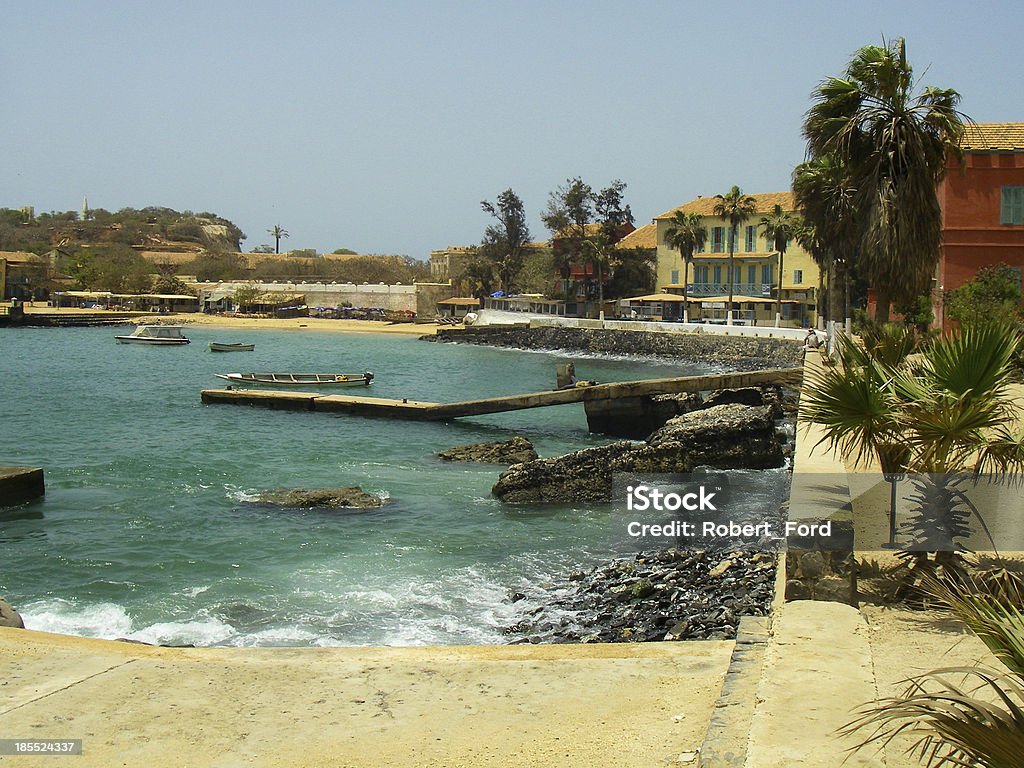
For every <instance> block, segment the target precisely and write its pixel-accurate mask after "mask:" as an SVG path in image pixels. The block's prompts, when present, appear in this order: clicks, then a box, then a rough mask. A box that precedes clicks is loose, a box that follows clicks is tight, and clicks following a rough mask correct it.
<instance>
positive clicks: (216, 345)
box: [210, 341, 256, 352]
mask: <svg viewBox="0 0 1024 768" xmlns="http://www.w3.org/2000/svg"><path fill="white" fill-rule="evenodd" d="M255 349H256V345H255V344H221V343H220V342H216V341H211V342H210V351H211V352H252V351H253V350H255Z"/></svg>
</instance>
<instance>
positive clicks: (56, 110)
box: [0, 0, 1024, 259]
mask: <svg viewBox="0 0 1024 768" xmlns="http://www.w3.org/2000/svg"><path fill="white" fill-rule="evenodd" d="M724 11H728V15H726V13H725V12H724ZM1022 29H1024V4H1022V3H1020V2H1018V1H1017V0H1013V1H1006V0H1004V1H1003V2H984V1H982V2H973V3H965V2H963V0H960V1H959V2H945V1H944V0H943V1H942V2H925V1H923V0H922V1H919V2H899V1H898V0H887V1H886V2H875V1H874V0H868V1H863V0H861V1H858V2H853V1H852V0H848V1H847V2H841V3H839V2H830V1H829V0H816V1H814V2H805V1H804V0H799V1H797V2H778V3H772V2H764V1H763V0H762V1H761V2H756V3H745V2H735V1H734V2H731V3H724V4H723V3H713V2H704V3H691V2H674V3H672V2H643V1H642V0H640V1H639V2H632V3H627V2H621V1H620V2H557V0H547V1H546V2H530V1H529V0H521V1H520V2H516V3H491V2H387V0H383V1H382V2H343V1H341V0H339V1H338V2H305V1H304V0H295V1H294V2H292V3H287V4H286V3H282V2H264V1H262V0H250V1H248V2H218V1H217V0H208V1H207V2H202V3H199V2H171V3H160V4H155V3H149V2H142V3H140V2H46V1H45V0H44V1H43V2H32V3H24V4H22V5H20V6H19V8H18V11H17V12H14V11H13V9H12V8H8V10H7V13H5V14H4V23H3V27H2V29H0V76H2V80H3V90H4V93H5V98H4V100H3V107H4V108H3V113H2V117H0V207H18V206H21V205H34V206H35V207H36V210H37V211H51V210H57V211H64V210H77V209H79V208H80V206H81V202H82V196H83V194H87V195H88V197H89V203H90V205H91V206H93V207H102V208H106V209H108V210H117V209H119V208H122V207H125V206H131V207H135V208H141V207H144V206H147V205H160V206H167V207H170V208H175V209H178V210H185V209H189V210H193V211H213V212H215V213H218V214H220V215H221V216H224V217H226V218H228V219H231V220H232V221H234V222H235V223H236V224H238V225H239V226H240V227H241V228H242V229H243V231H245V232H246V233H247V234H248V236H249V237H248V240H246V241H245V243H244V244H243V248H245V249H251V248H253V247H255V246H257V245H260V244H264V243H270V242H272V241H271V239H270V237H269V236H268V235H267V232H266V230H267V229H269V228H270V227H272V226H273V225H274V224H280V225H281V226H282V227H284V228H285V229H287V230H288V231H289V232H290V233H291V238H290V239H289V240H287V241H285V243H284V245H285V246H287V247H289V248H316V249H317V250H319V251H321V252H329V251H331V250H334V249H335V248H339V247H348V248H352V249H355V250H358V251H360V252H366V253H371V252H375V253H402V254H408V255H410V256H413V257H415V258H420V259H423V258H427V256H428V255H429V252H430V250H431V249H432V248H439V247H444V246H446V245H464V244H471V243H474V242H478V241H479V240H480V237H481V235H482V233H483V230H484V227H485V226H486V225H487V223H488V218H487V216H486V215H485V214H484V213H483V212H482V211H481V210H480V201H481V200H483V199H491V200H493V199H494V198H495V197H496V196H497V195H498V193H500V192H501V191H502V190H504V189H506V188H508V187H512V188H513V189H514V190H515V191H516V192H517V193H518V194H519V195H520V197H522V198H523V200H524V202H525V204H526V207H527V211H528V213H529V215H530V223H531V227H532V230H533V234H534V237H535V238H536V239H546V238H547V237H548V233H547V232H546V231H545V230H544V228H543V226H542V224H541V222H540V218H539V214H540V212H541V210H542V209H543V208H544V206H545V204H546V201H547V198H548V194H549V193H550V192H551V191H552V190H553V189H554V188H555V187H557V186H558V185H559V184H562V183H564V182H565V180H566V179H567V178H569V177H573V176H577V175H578V176H582V177H583V179H584V180H585V181H587V182H588V183H590V184H591V185H593V186H594V187H595V188H600V187H603V186H605V185H606V184H607V183H608V182H610V181H612V180H613V179H622V180H623V181H625V182H626V184H627V185H628V186H627V201H628V202H629V203H630V204H631V205H632V208H633V212H634V214H635V216H636V219H637V222H638V224H639V223H645V222H647V221H649V220H650V219H651V218H652V217H654V216H656V215H658V214H660V213H662V212H664V211H666V210H668V209H670V208H672V207H674V206H676V205H678V204H680V203H683V202H685V201H687V200H689V199H692V198H694V197H696V196H697V195H714V194H716V193H720V192H725V191H727V190H728V189H729V187H730V186H732V185H733V184H738V185H739V186H740V187H742V188H743V190H744V191H745V192H771V191H780V190H784V189H788V187H789V177H790V172H791V170H792V167H793V166H794V165H795V164H796V163H798V162H800V161H801V160H802V159H803V150H804V145H803V142H802V140H801V138H800V123H801V120H802V116H803V113H804V112H805V110H806V109H807V107H808V105H809V94H810V92H811V90H812V89H813V88H814V86H815V85H816V83H817V82H818V81H820V80H821V79H822V78H823V77H826V76H829V75H834V74H840V73H841V71H842V70H843V68H844V67H845V65H846V63H847V62H848V60H849V58H850V56H851V55H852V54H853V52H854V51H855V50H856V49H857V48H859V47H860V46H862V45H867V44H876V43H879V42H880V41H881V39H882V36H883V35H884V36H885V37H887V38H892V37H896V36H904V37H906V39H907V42H908V54H909V57H910V60H911V62H912V63H913V65H914V66H915V69H916V73H917V74H918V75H919V77H920V81H921V83H922V84H929V85H936V86H941V87H952V88H956V89H957V90H959V91H960V92H961V94H962V95H963V105H962V106H963V109H964V111H965V112H967V113H968V114H969V115H970V116H971V117H973V118H974V119H975V120H977V121H979V122H996V121H1020V120H1024V87H1022V83H1021V74H1022V72H1024V66H1022V65H1021V49H1022V47H1024V39H1022V37H1021V30H1022Z"/></svg>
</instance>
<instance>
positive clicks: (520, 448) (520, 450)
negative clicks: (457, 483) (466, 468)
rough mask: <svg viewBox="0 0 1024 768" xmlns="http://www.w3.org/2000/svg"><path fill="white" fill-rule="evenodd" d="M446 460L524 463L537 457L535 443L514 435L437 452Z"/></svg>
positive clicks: (481, 462)
mask: <svg viewBox="0 0 1024 768" xmlns="http://www.w3.org/2000/svg"><path fill="white" fill-rule="evenodd" d="M437 455H438V457H439V458H441V459H443V460H444V461H468V462H476V463H480V464H522V463H523V462H524V461H533V460H534V459H536V458H537V451H536V450H534V447H533V443H531V442H530V441H529V440H527V439H526V438H525V437H513V438H512V439H511V440H504V441H502V442H497V443H474V444H472V445H459V446H456V447H455V448H449V449H448V450H447V451H441V452H440V453H438V454H437Z"/></svg>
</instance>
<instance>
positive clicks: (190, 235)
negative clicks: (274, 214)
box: [0, 207, 245, 254]
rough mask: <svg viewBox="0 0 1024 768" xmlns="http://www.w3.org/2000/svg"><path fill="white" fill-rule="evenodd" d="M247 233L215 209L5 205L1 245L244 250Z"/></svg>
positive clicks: (47, 248)
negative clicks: (51, 208) (62, 208)
mask: <svg viewBox="0 0 1024 768" xmlns="http://www.w3.org/2000/svg"><path fill="white" fill-rule="evenodd" d="M244 239H245V233H244V232H242V230H241V229H239V228H238V227H237V226H235V224H233V223H232V222H231V221H229V220H227V219H225V218H222V217H220V216H217V215H216V214H213V213H192V212H191V211H184V212H179V211H175V210H173V209H171V208H160V207H148V208H142V209H135V208H122V209H121V210H120V211H117V212H116V213H111V212H110V211H105V210H103V209H101V208H97V209H94V210H87V211H85V212H84V214H83V213H82V212H77V211H66V212H63V213H56V212H51V213H42V214H39V215H35V214H34V212H33V211H32V210H31V209H25V208H23V209H11V208H0V250H5V251H30V252H33V253H38V254H42V253H46V252H47V251H50V250H52V249H61V250H64V251H75V250H77V249H78V248H79V247H82V246H96V245H127V246H129V247H131V248H132V249H134V250H137V251H178V252H181V251H195V252H198V251H201V250H205V251H212V252H223V251H229V252H236V253H237V252H239V251H240V250H241V242H242V240H244Z"/></svg>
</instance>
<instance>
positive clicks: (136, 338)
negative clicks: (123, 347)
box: [114, 325, 190, 346]
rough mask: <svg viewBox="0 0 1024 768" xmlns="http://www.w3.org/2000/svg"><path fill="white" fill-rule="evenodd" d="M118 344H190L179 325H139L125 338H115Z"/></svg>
mask: <svg viewBox="0 0 1024 768" xmlns="http://www.w3.org/2000/svg"><path fill="white" fill-rule="evenodd" d="M114 338H115V339H116V340H117V343H118V344H153V345H157V346H169V345H174V344H188V343H190V342H189V340H188V339H186V338H185V337H184V336H183V335H182V333H181V326H180V325H140V326H138V327H137V328H136V329H135V330H134V331H132V332H131V333H130V334H128V335H127V336H115V337H114Z"/></svg>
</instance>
